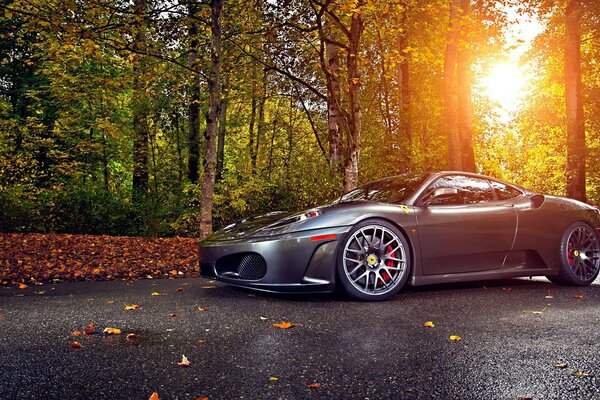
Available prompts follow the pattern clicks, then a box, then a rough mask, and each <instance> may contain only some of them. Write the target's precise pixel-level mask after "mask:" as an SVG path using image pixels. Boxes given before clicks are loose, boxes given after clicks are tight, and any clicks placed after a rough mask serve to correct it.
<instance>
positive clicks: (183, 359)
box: [177, 355, 192, 367]
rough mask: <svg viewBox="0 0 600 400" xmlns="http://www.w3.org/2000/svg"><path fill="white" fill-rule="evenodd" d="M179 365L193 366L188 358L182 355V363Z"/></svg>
mask: <svg viewBox="0 0 600 400" xmlns="http://www.w3.org/2000/svg"><path fill="white" fill-rule="evenodd" d="M177 365H179V366H180V367H189V366H190V365H192V363H191V362H190V360H188V358H187V357H186V356H184V355H182V356H181V362H178V363H177Z"/></svg>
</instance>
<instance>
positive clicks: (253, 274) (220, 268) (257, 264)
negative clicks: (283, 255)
mask: <svg viewBox="0 0 600 400" xmlns="http://www.w3.org/2000/svg"><path fill="white" fill-rule="evenodd" d="M216 270H217V275H219V276H222V277H224V278H230V279H245V280H253V281H255V280H259V279H262V278H263V277H264V276H265V275H266V274H267V263H266V261H265V259H264V258H263V257H262V256H261V255H260V254H256V253H238V254H231V255H228V256H225V257H221V258H219V259H218V260H217V263H216Z"/></svg>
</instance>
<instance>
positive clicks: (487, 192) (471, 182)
mask: <svg viewBox="0 0 600 400" xmlns="http://www.w3.org/2000/svg"><path fill="white" fill-rule="evenodd" d="M446 187H447V188H453V189H457V191H458V192H457V193H456V194H455V195H452V196H444V197H440V198H437V199H433V200H432V201H430V202H429V205H461V204H479V203H486V202H490V201H494V191H493V189H492V187H491V186H490V184H489V183H488V182H487V181H486V180H483V179H479V178H473V177H470V176H463V175H450V176H444V177H442V178H440V179H438V180H437V181H435V182H434V183H432V184H431V187H430V191H433V190H434V189H437V188H446Z"/></svg>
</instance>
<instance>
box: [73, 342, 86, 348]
mask: <svg viewBox="0 0 600 400" xmlns="http://www.w3.org/2000/svg"><path fill="white" fill-rule="evenodd" d="M71 347H72V348H74V349H83V346H82V345H81V343H79V342H71Z"/></svg>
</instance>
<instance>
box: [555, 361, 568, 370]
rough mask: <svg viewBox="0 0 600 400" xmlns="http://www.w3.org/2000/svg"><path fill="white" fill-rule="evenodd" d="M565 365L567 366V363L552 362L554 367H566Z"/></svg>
mask: <svg viewBox="0 0 600 400" xmlns="http://www.w3.org/2000/svg"><path fill="white" fill-rule="evenodd" d="M567 367H568V364H567V363H563V362H560V363H556V364H554V368H560V369H563V368H567Z"/></svg>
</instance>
